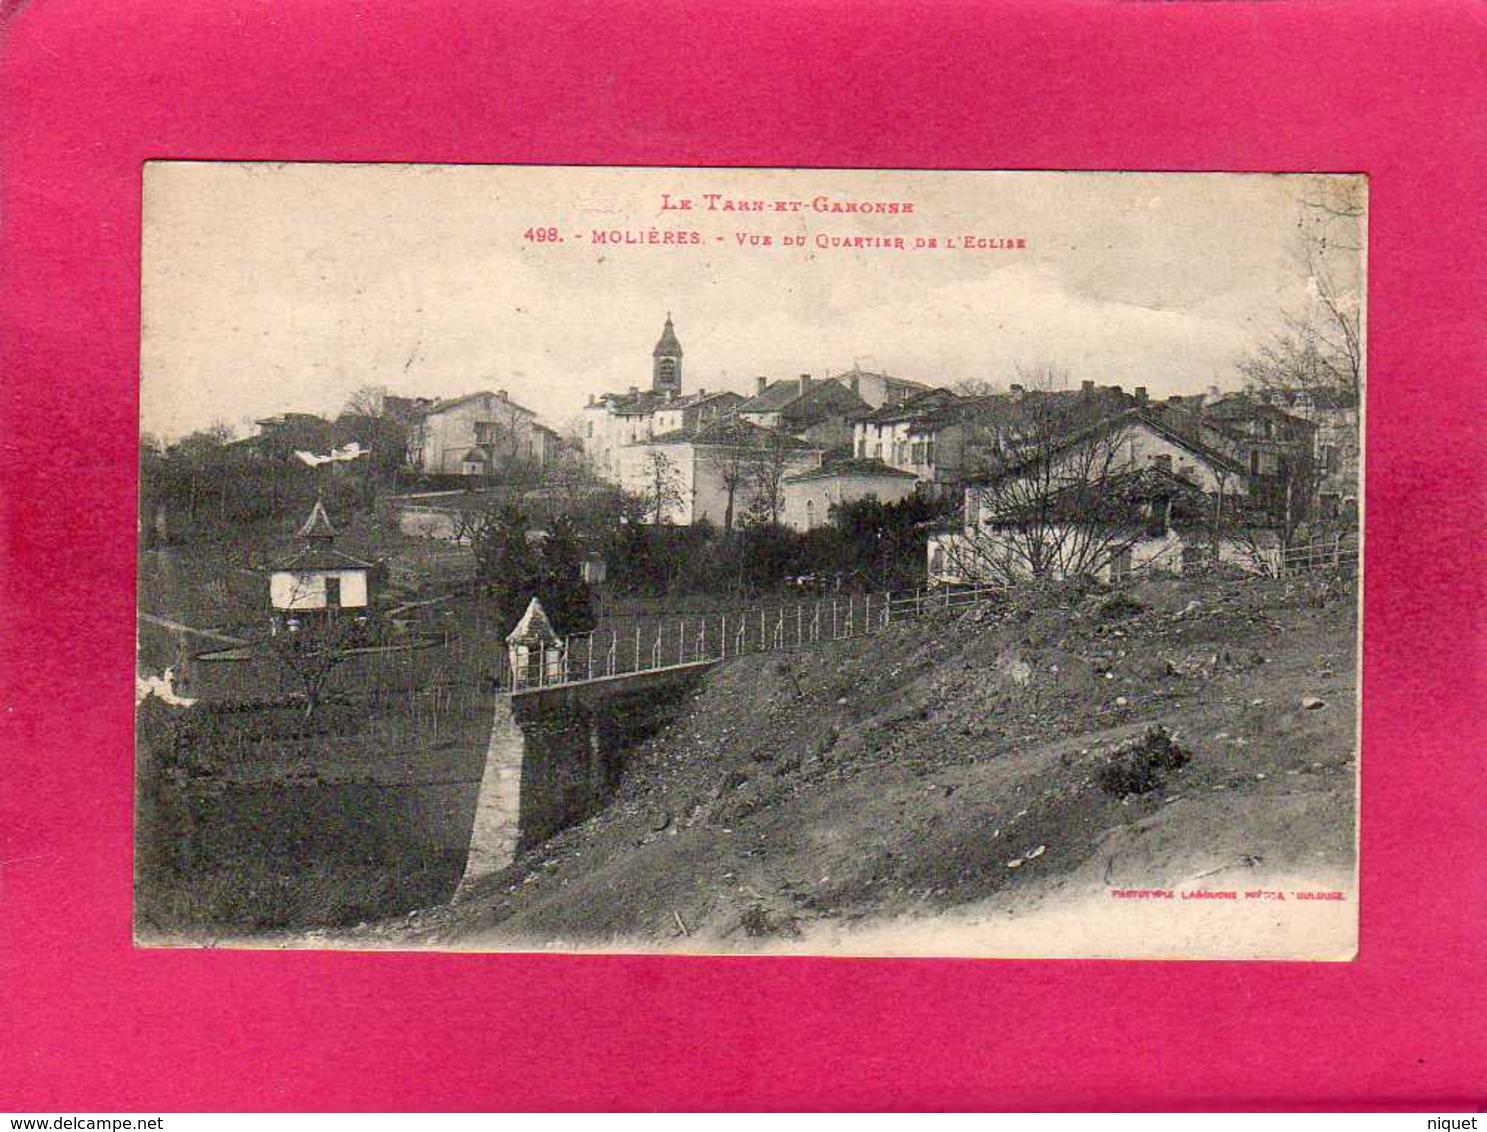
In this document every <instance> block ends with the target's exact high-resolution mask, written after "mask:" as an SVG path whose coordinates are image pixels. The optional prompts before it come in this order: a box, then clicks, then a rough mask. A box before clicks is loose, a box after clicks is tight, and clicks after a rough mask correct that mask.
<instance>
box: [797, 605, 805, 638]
mask: <svg viewBox="0 0 1487 1132" xmlns="http://www.w3.org/2000/svg"><path fill="white" fill-rule="evenodd" d="M804 618H805V606H803V605H801V604H800V602H798V601H797V602H796V603H795V647H796V648H799V647H800V646H801V645H803V644H805V640H804V638H803V637H802V636H801V634H802V632H803V631H804V629H805V622H804Z"/></svg>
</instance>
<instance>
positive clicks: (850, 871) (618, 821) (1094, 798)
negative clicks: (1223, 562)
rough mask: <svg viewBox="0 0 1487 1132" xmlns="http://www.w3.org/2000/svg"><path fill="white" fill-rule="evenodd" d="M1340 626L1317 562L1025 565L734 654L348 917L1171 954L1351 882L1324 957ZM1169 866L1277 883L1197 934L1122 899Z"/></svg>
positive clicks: (395, 926)
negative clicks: (856, 629)
mask: <svg viewBox="0 0 1487 1132" xmlns="http://www.w3.org/2000/svg"><path fill="white" fill-rule="evenodd" d="M1356 649H1357V644H1356V592H1355V590H1354V588H1353V587H1352V585H1351V584H1349V583H1339V582H1337V581H1329V580H1326V579H1324V578H1321V577H1319V576H1313V577H1308V578H1302V579H1296V580H1288V581H1284V582H1262V581H1253V580H1250V581H1238V582H1236V581H1218V580H1207V581H1203V580H1181V579H1164V580H1153V581H1150V582H1146V583H1143V584H1140V585H1137V586H1134V587H1132V588H1130V589H1127V590H1121V591H1117V592H1109V591H1103V590H1098V589H1086V588H1080V587H1077V586H1073V585H1062V586H1055V587H1049V588H1044V589H1028V590H1027V591H1025V592H1022V593H1019V594H1018V595H1017V596H1016V597H1015V598H1012V599H1010V600H1008V601H1007V602H1005V603H1003V604H1001V605H996V606H988V607H982V608H978V609H975V610H972V611H969V612H960V613H944V612H942V613H938V614H931V615H929V616H927V617H926V618H924V619H922V620H919V621H916V622H904V623H901V624H897V625H894V626H892V627H890V628H889V629H887V630H885V631H883V632H882V633H879V634H877V635H874V636H871V637H866V638H860V639H856V640H850V641H844V642H839V643H836V644H833V645H830V646H826V647H819V648H815V649H809V650H803V651H800V652H797V653H790V654H775V655H764V656H756V657H750V658H746V659H743V660H740V661H737V662H734V663H731V664H728V665H726V666H724V667H722V668H719V669H718V670H716V671H715V672H714V673H713V674H711V676H710V677H709V679H708V681H707V683H706V684H705V685H704V687H703V688H702V689H701V690H700V691H699V692H698V693H697V694H696V695H695V697H694V698H692V699H691V700H690V702H689V703H687V704H686V705H685V707H684V709H683V710H682V712H681V715H680V716H679V718H678V719H677V721H676V722H675V724H674V725H673V726H672V727H670V728H669V729H668V730H667V731H666V732H664V733H663V734H661V735H660V736H658V737H656V738H654V739H652V740H650V741H649V742H648V743H646V744H645V745H644V746H643V747H642V748H640V749H639V750H638V751H636V752H635V753H634V755H633V756H632V758H631V760H630V763H629V769H628V771H627V774H626V778H625V782H624V784H623V785H622V788H621V791H620V793H619V796H618V797H617V798H616V800H615V801H614V803H613V804H612V805H611V806H610V807H609V808H608V809H607V810H605V811H604V812H603V813H601V814H600V815H599V816H597V817H595V818H594V819H592V820H590V821H588V822H586V823H584V824H583V825H581V826H577V827H575V828H573V829H570V830H568V831H566V832H565V833H563V834H561V835H559V836H558V837H557V838H555V839H553V840H551V841H549V842H548V843H546V844H545V845H543V846H541V847H540V848H539V849H537V850H536V851H534V852H532V853H529V854H527V855H526V856H525V857H523V858H522V859H520V860H518V861H517V862H516V863H515V864H514V865H513V866H512V867H511V868H509V869H508V870H506V871H505V872H504V873H502V874H500V875H498V876H496V877H493V878H490V880H489V881H487V882H486V883H484V884H483V885H482V886H479V887H477V888H476V889H475V890H474V891H473V892H471V893H469V894H468V895H467V896H466V897H465V898H463V899H461V901H460V902H459V903H457V904H455V905H453V906H449V907H444V908H438V909H431V910H427V911H425V912H420V913H415V914H414V915H413V916H411V917H409V918H407V919H405V920H400V921H398V922H395V923H385V924H380V925H372V926H369V927H368V928H366V929H365V930H364V931H362V932H359V933H357V938H355V939H352V940H346V941H344V942H347V943H351V944H352V945H354V946H440V947H473V948H520V949H524V950H525V949H538V948H568V947H580V948H597V949H603V948H626V949H629V948H637V947H639V948H647V949H649V948H678V949H687V950H700V951H735V950H766V949H770V950H772V949H784V950H813V949H815V948H818V947H822V946H829V947H833V948H841V949H845V950H848V951H857V952H867V953H881V952H888V953H892V952H898V951H909V952H913V951H922V950H926V949H928V950H930V951H937V952H950V953H955V952H968V953H977V952H985V951H987V950H990V951H991V952H992V953H999V954H1019V953H1030V954H1064V953H1068V954H1123V953H1143V954H1152V953H1158V952H1161V951H1162V950H1163V948H1165V949H1166V950H1167V951H1170V952H1171V953H1174V954H1180V953H1183V948H1184V947H1187V946H1198V947H1203V946H1208V947H1209V948H1210V949H1212V948H1213V947H1218V949H1219V950H1220V951H1222V950H1223V947H1222V946H1220V945H1222V944H1223V943H1224V942H1225V940H1224V939H1216V938H1215V936H1214V933H1220V934H1223V933H1232V932H1234V931H1235V930H1239V931H1240V934H1241V935H1243V934H1244V932H1245V931H1248V930H1249V929H1250V928H1253V927H1255V925H1257V924H1260V921H1261V920H1262V919H1263V920H1264V923H1265V924H1268V925H1270V928H1268V929H1266V930H1267V931H1269V932H1270V934H1269V935H1265V933H1264V932H1261V935H1262V936H1264V939H1265V941H1266V942H1264V943H1263V944H1260V943H1257V944H1256V947H1257V948H1258V950H1257V952H1256V953H1262V952H1263V953H1267V954H1270V953H1273V954H1286V953H1288V949H1289V948H1294V947H1295V946H1296V944H1295V939H1296V938H1301V939H1303V940H1305V939H1308V938H1310V937H1311V934H1312V933H1313V931H1314V929H1316V928H1317V925H1318V924H1320V923H1321V922H1322V920H1321V919H1319V918H1318V917H1322V916H1323V913H1322V912H1321V911H1317V912H1316V913H1310V912H1307V913H1306V915H1312V916H1313V917H1314V920H1313V921H1312V922H1310V926H1308V921H1306V919H1305V916H1302V919H1300V920H1298V919H1297V916H1298V915H1302V913H1301V911H1300V910H1298V902H1297V901H1296V899H1295V896H1294V892H1295V890H1296V889H1298V888H1300V889H1340V890H1343V891H1344V892H1345V900H1344V902H1343V904H1342V905H1338V904H1332V905H1329V906H1328V908H1327V912H1326V915H1327V917H1329V918H1328V920H1327V922H1328V923H1330V924H1331V929H1329V930H1332V931H1333V935H1332V936H1329V937H1328V940H1329V942H1328V943H1326V944H1325V946H1323V950H1329V949H1330V950H1331V951H1336V952H1338V955H1334V956H1333V957H1340V955H1341V954H1342V953H1345V952H1346V951H1347V950H1348V949H1349V948H1350V947H1351V942H1350V939H1351V920H1352V916H1353V911H1354V908H1353V905H1352V903H1351V901H1352V900H1353V893H1352V891H1351V883H1352V882H1351V877H1352V871H1353V861H1354V843H1355V836H1354V821H1355V819H1354V814H1355V782H1356V763H1355V749H1356V743H1355V734H1356V707H1355V704H1356V691H1357V687H1356ZM1153 728H1158V729H1159V730H1155V731H1154V730H1152V729H1153ZM1163 888H1165V889H1177V890H1181V891H1183V892H1186V891H1192V890H1210V889H1212V890H1241V892H1240V894H1241V897H1242V896H1243V891H1254V890H1259V889H1265V890H1267V891H1269V890H1273V891H1274V892H1278V893H1286V892H1287V891H1289V892H1290V897H1289V899H1290V903H1289V904H1288V905H1285V906H1284V910H1282V906H1280V905H1276V906H1272V907H1270V908H1269V909H1267V911H1268V912H1274V913H1275V915H1273V916H1268V918H1267V917H1258V918H1257V913H1258V910H1257V909H1256V908H1255V907H1254V906H1253V905H1250V906H1248V907H1243V908H1240V907H1234V906H1232V905H1231V906H1229V907H1226V908H1225V909H1224V910H1223V914H1222V915H1219V916H1218V918H1214V917H1213V916H1209V918H1207V919H1192V920H1191V923H1193V924H1195V925H1196V924H1199V923H1200V922H1201V924H1202V925H1203V926H1202V927H1201V928H1197V927H1195V928H1194V929H1193V931H1194V932H1195V933H1196V936H1195V938H1197V939H1198V940H1199V942H1198V943H1197V944H1193V943H1192V941H1191V940H1184V938H1183V930H1182V928H1181V927H1180V926H1178V927H1173V926H1172V925H1173V924H1177V923H1179V921H1180V917H1179V920H1178V921H1174V920H1171V919H1170V917H1171V916H1173V915H1177V914H1178V913H1179V911H1180V907H1179V906H1178V905H1176V904H1175V903H1173V902H1169V903H1167V905H1166V906H1165V907H1164V908H1162V909H1160V911H1161V913H1162V914H1164V915H1167V916H1169V920H1168V921H1165V923H1166V924H1167V926H1166V927H1165V928H1164V927H1163V926H1162V923H1163V922H1160V921H1150V922H1149V923H1148V926H1146V927H1143V926H1142V925H1143V923H1146V922H1147V921H1143V920H1142V917H1149V916H1151V915H1154V914H1155V913H1154V912H1153V911H1152V909H1151V908H1150V907H1149V906H1148V905H1146V904H1143V903H1141V902H1140V901H1131V902H1127V903H1126V904H1122V903H1120V902H1119V901H1113V900H1112V894H1113V893H1114V892H1115V891H1117V890H1131V889H1163ZM1267 899H1270V897H1267ZM1091 902H1094V903H1093V904H1092V903H1091ZM1137 905H1140V907H1139V909H1138V910H1134V911H1132V912H1131V913H1130V914H1129V915H1126V913H1125V911H1124V909H1125V908H1126V907H1127V906H1129V907H1131V908H1133V909H1136V908H1137ZM1302 907H1304V908H1310V907H1314V906H1313V905H1303V906H1302ZM1315 907H1318V908H1320V906H1319V905H1315ZM1090 908H1096V910H1112V909H1116V908H1119V909H1121V911H1120V915H1121V916H1125V919H1124V920H1121V919H1120V918H1119V916H1117V917H1116V918H1115V919H1112V920H1108V921H1107V920H1106V919H1105V918H1103V912H1102V916H1096V917H1091V916H1090V915H1089V914H1088V911H1089V909H1090ZM1204 911H1205V913H1206V912H1207V911H1208V909H1205V910H1204ZM1112 914H1113V913H1112ZM1226 915H1227V916H1229V917H1230V919H1228V920H1226V919H1224V916H1226ZM1240 916H1242V920H1237V919H1235V918H1234V917H1240ZM1239 923H1242V924H1243V925H1248V926H1247V927H1244V928H1240V929H1236V928H1235V924H1239ZM1012 924H1016V925H1020V926H1023V927H1027V928H1035V927H1037V926H1038V925H1042V927H1041V930H1037V931H1035V932H1034V934H1033V936H1032V937H1028V936H1027V934H1026V933H1024V934H1023V935H1022V936H1018V935H1017V933H1016V932H1010V933H1009V931H1008V925H1012ZM1097 925H1098V926H1099V930H1097V931H1095V932H1094V934H1093V936H1091V935H1090V932H1091V929H1092V928H1095V927H1096V926H1097ZM1153 925H1154V926H1153ZM1152 930H1156V931H1160V932H1162V936H1161V942H1159V943H1156V944H1154V943H1153V941H1152V940H1151V939H1150V938H1147V936H1149V934H1150V931H1152ZM946 932H948V933H949V934H945V933H946ZM1123 932H1133V933H1135V934H1136V935H1138V936H1142V940H1141V941H1138V942H1137V943H1136V944H1133V945H1131V947H1129V948H1128V947H1125V946H1124V945H1123V944H1122V942H1121V939H1120V936H1121V933H1123ZM935 933H939V934H938V935H936V934H935ZM1143 933H1144V934H1143ZM1298 933H1299V936H1298ZM1227 938H1228V937H1227V936H1225V939H1227ZM1204 941H1206V944H1205V942H1204ZM303 942H309V943H311V944H320V943H323V942H328V941H323V940H321V941H314V940H312V941H303ZM1230 942H1233V943H1234V945H1235V946H1237V947H1239V948H1240V950H1241V951H1242V950H1243V949H1244V946H1246V945H1243V944H1242V942H1240V941H1238V940H1237V939H1236V940H1231V941H1230ZM1153 947H1155V952H1154V951H1153Z"/></svg>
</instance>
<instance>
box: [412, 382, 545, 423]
mask: <svg viewBox="0 0 1487 1132" xmlns="http://www.w3.org/2000/svg"><path fill="white" fill-rule="evenodd" d="M482 397H489V398H490V399H491V400H492V401H500V402H501V405H502V406H503V407H505V408H510V409H514V410H516V411H517V412H518V413H525V414H526V415H527V416H529V417H535V416H536V415H537V414H536V413H534V412H533V411H532V410H531V409H528V408H526V407H524V406H522V405H518V404H517V403H516V402H515V401H513V400H511V399H510V398H509V397H505V398H503V397H501V396H499V395H498V394H495V393H492V392H491V391H490V390H488V389H483V390H481V391H480V392H478V393H466V394H464V395H463V396H461V397H450V398H448V399H447V400H443V401H435V402H434V403H433V404H432V405H430V406H429V407H428V408H426V409H424V410H423V415H424V416H425V417H432V416H437V415H438V414H440V413H447V412H448V411H449V410H450V409H457V408H459V407H460V406H461V405H465V404H468V403H469V402H471V401H476V400H479V399H480V398H482Z"/></svg>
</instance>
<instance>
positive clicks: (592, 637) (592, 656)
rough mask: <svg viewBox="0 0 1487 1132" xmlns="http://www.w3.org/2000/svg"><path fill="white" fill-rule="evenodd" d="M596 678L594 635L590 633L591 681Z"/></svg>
mask: <svg viewBox="0 0 1487 1132" xmlns="http://www.w3.org/2000/svg"><path fill="white" fill-rule="evenodd" d="M593 678H594V634H593V633H592V632H590V633H589V679H590V680H592V679H593Z"/></svg>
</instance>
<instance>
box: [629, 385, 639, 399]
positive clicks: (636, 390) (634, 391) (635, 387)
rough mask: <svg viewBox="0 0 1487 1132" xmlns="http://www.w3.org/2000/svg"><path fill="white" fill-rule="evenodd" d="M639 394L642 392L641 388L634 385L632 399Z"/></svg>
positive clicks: (631, 392) (631, 389)
mask: <svg viewBox="0 0 1487 1132" xmlns="http://www.w3.org/2000/svg"><path fill="white" fill-rule="evenodd" d="M639 392H640V386H638V385H632V386H630V396H631V397H634V396H636V395H637V394H638V393H639Z"/></svg>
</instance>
